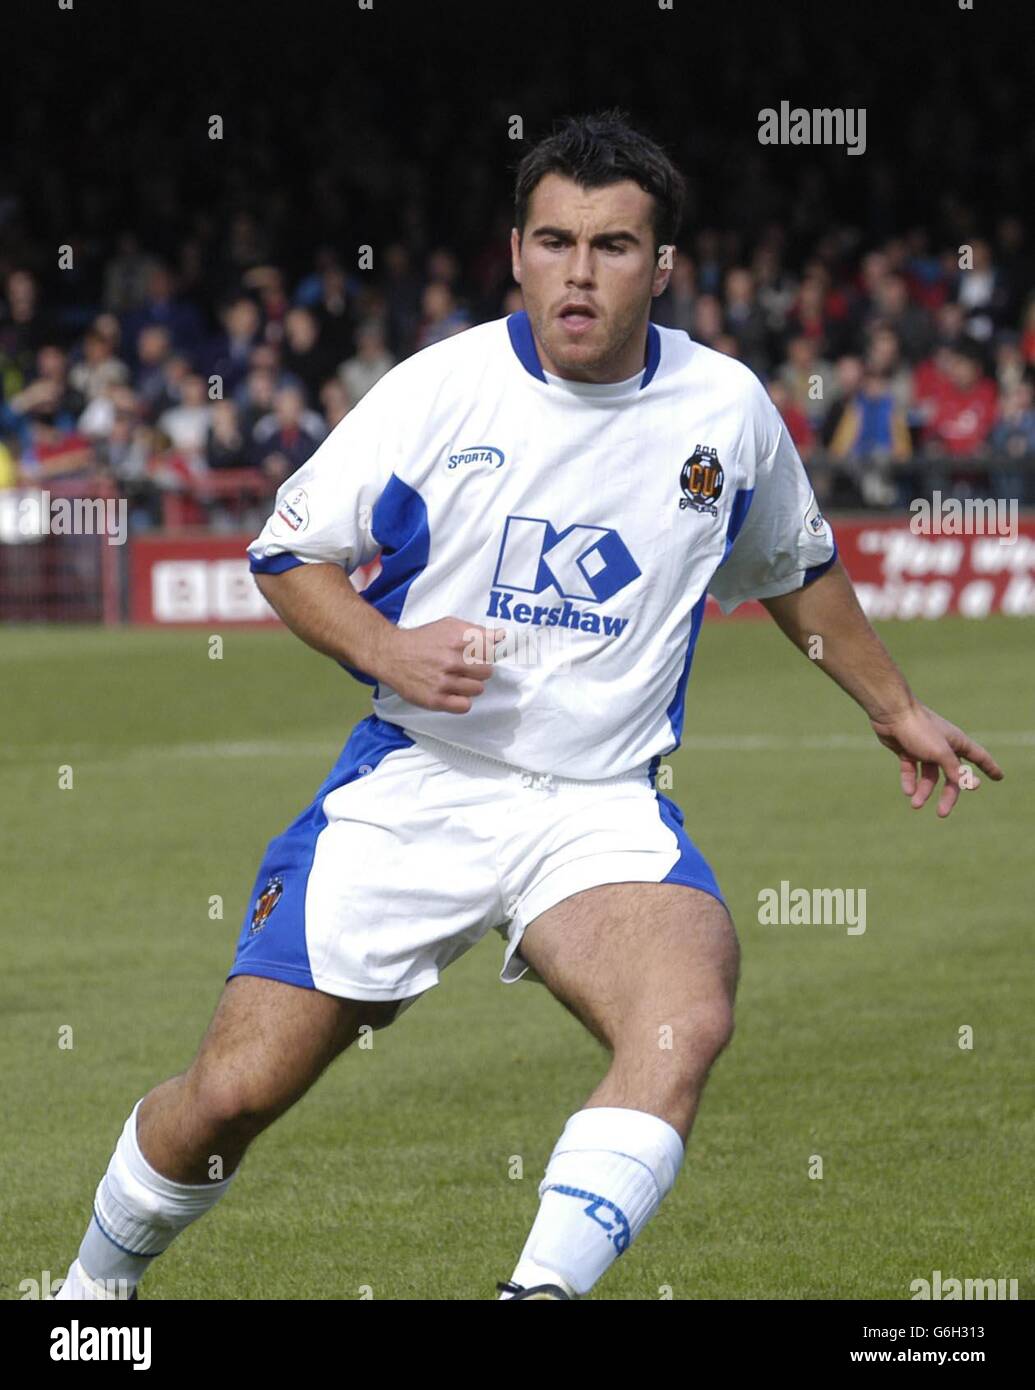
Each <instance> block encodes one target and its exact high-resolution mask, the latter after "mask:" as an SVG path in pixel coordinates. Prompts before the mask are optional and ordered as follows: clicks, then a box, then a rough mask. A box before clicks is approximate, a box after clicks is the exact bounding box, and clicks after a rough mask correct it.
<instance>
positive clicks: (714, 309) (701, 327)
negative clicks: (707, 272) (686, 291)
mask: <svg viewBox="0 0 1035 1390" xmlns="http://www.w3.org/2000/svg"><path fill="white" fill-rule="evenodd" d="M721 333H722V304H721V303H720V302H719V300H718V298H717V297H716V296H715V295H714V294H702V295H698V297H697V298H696V299H695V300H694V309H693V319H692V322H691V329H690V336H691V338H693V340H694V342H696V343H704V345H705V347H714V346H715V343H716V340H717V339H718V337H719V335H720V334H721Z"/></svg>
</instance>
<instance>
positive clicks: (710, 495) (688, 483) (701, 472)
mask: <svg viewBox="0 0 1035 1390" xmlns="http://www.w3.org/2000/svg"><path fill="white" fill-rule="evenodd" d="M724 481H725V475H724V473H723V471H722V464H721V463H720V462H719V454H718V450H716V449H709V448H708V446H707V445H706V444H698V445H697V446H696V447H695V449H694V452H693V453H692V454H691V455H690V457H689V458H688V459H687V461H686V462H685V463H684V464H683V467H682V469H681V470H680V473H679V486H680V487H681V488H682V489H683V496H682V497H681V498H680V499H679V506H680V509H681V510H683V511H685V510H686V508H687V507H693V509H694V511H695V512H706V513H707V514H708V515H709V516H718V515H719V509H718V507H716V505H715V504H716V502H717V501H718V500H719V498H720V497H721V496H722V485H723V483H724Z"/></svg>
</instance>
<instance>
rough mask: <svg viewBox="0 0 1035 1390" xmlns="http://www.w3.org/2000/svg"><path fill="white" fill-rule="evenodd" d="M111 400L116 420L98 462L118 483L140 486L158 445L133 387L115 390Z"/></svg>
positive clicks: (102, 446) (101, 448)
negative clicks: (145, 420) (142, 415)
mask: <svg viewBox="0 0 1035 1390" xmlns="http://www.w3.org/2000/svg"><path fill="white" fill-rule="evenodd" d="M111 400H112V405H113V406H114V412H113V418H112V422H111V427H110V429H109V430H108V432H107V438H106V439H105V440H104V442H103V444H101V445H100V446H99V448H98V460H99V462H100V463H101V465H102V466H103V467H104V468H105V469H106V471H107V472H109V473H110V474H111V475H112V477H113V478H115V480H116V481H117V482H119V483H123V484H125V483H137V482H139V481H140V480H141V479H143V478H144V477H145V476H146V475H147V466H148V462H149V459H150V456H151V454H152V452H153V451H154V448H155V441H154V439H153V437H152V432H151V430H150V429H149V428H148V427H147V426H146V425H145V424H144V422H143V420H142V419H141V412H140V404H139V402H138V400H137V398H136V397H135V396H134V394H133V392H132V391H131V390H130V389H129V387H127V386H116V387H114V388H112V391H111Z"/></svg>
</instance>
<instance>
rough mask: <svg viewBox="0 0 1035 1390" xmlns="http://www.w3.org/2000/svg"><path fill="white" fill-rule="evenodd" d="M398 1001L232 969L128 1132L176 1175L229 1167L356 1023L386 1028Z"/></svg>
mask: <svg viewBox="0 0 1035 1390" xmlns="http://www.w3.org/2000/svg"><path fill="white" fill-rule="evenodd" d="M397 1008H398V1005H397V1003H395V1002H389V1003H370V1002H366V1001H361V1000H353V999H342V998H339V997H337V996H335V995H331V994H324V993H322V992H321V991H320V990H313V989H303V988H301V987H299V986H296V985H289V984H285V983H283V982H282V981H280V980H267V979H264V978H262V977H260V976H256V975H235V976H234V977H233V979H231V980H229V981H227V983H226V985H225V986H224V988H223V993H222V995H221V997H220V1000H219V1003H218V1005H217V1007H216V1011H215V1013H214V1014H213V1016H212V1021H211V1022H210V1024H209V1026H208V1029H207V1030H206V1032H205V1035H204V1037H203V1038H202V1040H201V1044H200V1046H199V1048H198V1053H197V1056H196V1057H195V1059H194V1061H193V1062H192V1063H191V1066H190V1068H189V1069H188V1070H187V1071H186V1072H184V1073H183V1074H182V1075H181V1076H176V1077H173V1078H172V1079H171V1080H169V1081H166V1082H164V1083H163V1084H162V1085H161V1086H157V1087H156V1088H155V1089H154V1090H153V1091H151V1092H150V1093H149V1094H148V1095H147V1096H146V1097H145V1099H144V1101H143V1103H142V1104H141V1107H140V1110H139V1111H138V1114H137V1139H138V1142H139V1144H140V1147H141V1150H142V1152H143V1154H144V1157H145V1158H146V1159H147V1160H148V1162H150V1163H151V1164H152V1166H153V1167H155V1168H156V1169H157V1170H158V1171H159V1172H160V1173H162V1174H164V1175H165V1176H166V1177H171V1178H173V1179H175V1180H177V1181H180V1182H194V1183H198V1182H208V1181H212V1180H214V1179H215V1178H217V1177H220V1176H228V1175H229V1173H231V1172H232V1171H233V1170H234V1168H236V1166H237V1163H238V1162H239V1161H240V1158H241V1156H242V1154H243V1153H244V1150H245V1149H246V1148H247V1146H248V1144H249V1143H250V1142H251V1140H252V1139H253V1138H254V1137H255V1136H256V1135H257V1134H258V1133H260V1132H261V1131H262V1130H263V1129H265V1128H266V1126H267V1125H269V1124H271V1123H272V1122H273V1121H274V1120H275V1119H276V1118H277V1117H278V1116H279V1115H282V1114H283V1113H284V1111H285V1110H287V1109H289V1108H290V1106H292V1105H293V1104H294V1103H295V1101H296V1100H298V1099H300V1098H301V1096H303V1095H304V1094H305V1093H306V1091H308V1089H309V1088H310V1086H311V1085H312V1084H313V1082H314V1081H316V1079H317V1078H318V1077H319V1076H320V1075H321V1073H322V1072H323V1071H324V1070H325V1069H326V1067H327V1066H328V1065H329V1064H330V1063H331V1062H332V1061H333V1060H334V1058H335V1057H337V1056H338V1055H339V1054H340V1053H341V1052H343V1051H344V1050H345V1049H346V1048H347V1047H348V1046H349V1045H350V1044H351V1043H353V1042H354V1041H355V1040H356V1038H357V1037H359V1036H360V1031H361V1029H364V1028H371V1029H378V1028H384V1027H386V1026H387V1024H389V1023H390V1022H391V1021H392V1019H393V1018H394V1016H395V1012H396V1010H397ZM215 1157H218V1158H219V1160H220V1162H219V1164H218V1165H214V1164H213V1159H214V1158H215ZM213 1169H215V1171H213Z"/></svg>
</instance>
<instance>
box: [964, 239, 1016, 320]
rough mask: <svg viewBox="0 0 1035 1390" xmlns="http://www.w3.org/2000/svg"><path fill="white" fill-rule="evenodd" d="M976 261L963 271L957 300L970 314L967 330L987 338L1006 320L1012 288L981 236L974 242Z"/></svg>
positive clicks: (973, 250) (973, 248)
mask: <svg viewBox="0 0 1035 1390" xmlns="http://www.w3.org/2000/svg"><path fill="white" fill-rule="evenodd" d="M971 249H972V253H973V261H974V264H973V266H972V267H971V269H969V270H961V271H960V272H959V280H958V282H957V288H956V302H957V304H959V306H960V307H961V308H962V309H963V311H964V313H965V314H966V316H967V332H968V333H969V334H970V335H971V337H972V338H976V339H977V340H978V341H979V342H987V341H988V339H989V338H991V337H992V334H993V333H994V332H995V330H996V328H998V327H999V325H1000V324H1001V323H1002V321H1003V312H1004V310H1005V308H1006V303H1007V300H1008V299H1009V289H1008V287H1007V285H1006V282H1005V281H1004V279H1003V277H1002V276H1001V275H1000V274H999V272H998V271H997V270H996V268H995V266H994V265H993V263H992V248H991V247H990V246H989V244H988V242H987V241H982V240H980V239H978V240H976V241H974V243H973V245H972V248H971Z"/></svg>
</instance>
